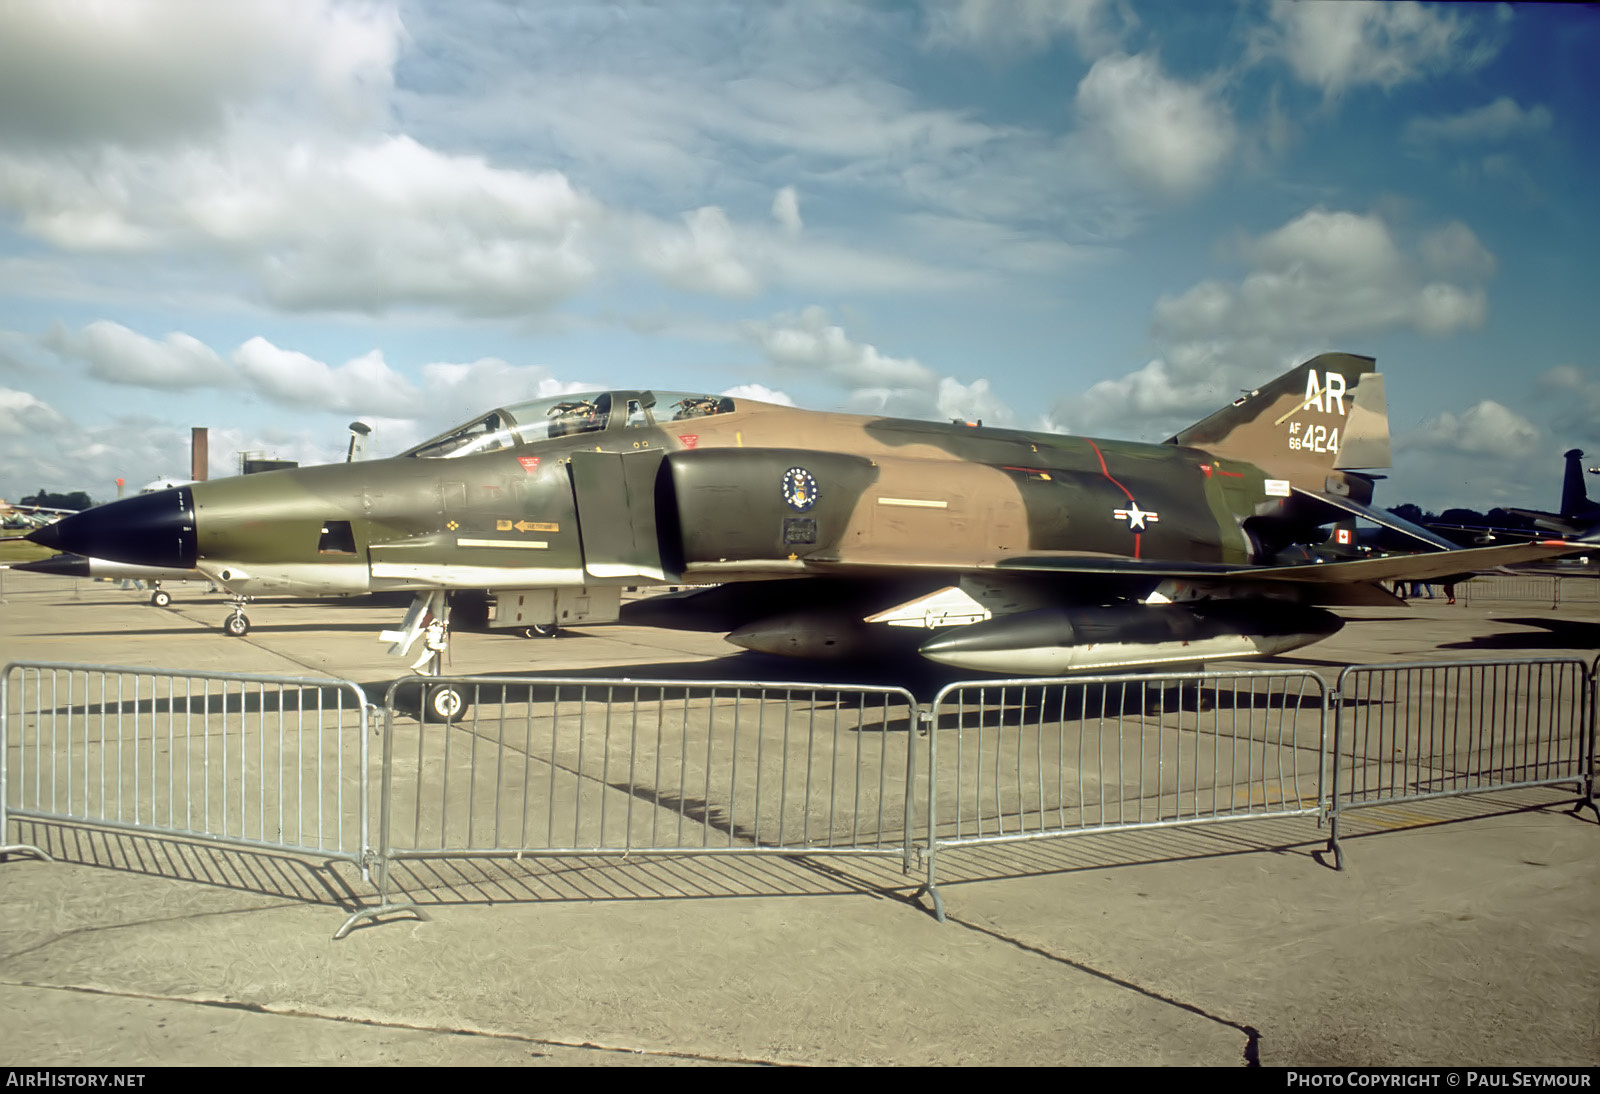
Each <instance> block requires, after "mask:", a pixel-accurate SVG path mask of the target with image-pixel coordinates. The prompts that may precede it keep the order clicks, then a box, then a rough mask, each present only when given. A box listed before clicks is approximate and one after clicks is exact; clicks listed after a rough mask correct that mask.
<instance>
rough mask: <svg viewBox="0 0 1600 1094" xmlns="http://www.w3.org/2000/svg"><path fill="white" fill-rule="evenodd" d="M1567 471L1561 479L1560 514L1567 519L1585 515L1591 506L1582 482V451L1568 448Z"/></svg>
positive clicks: (1587, 492)
mask: <svg viewBox="0 0 1600 1094" xmlns="http://www.w3.org/2000/svg"><path fill="white" fill-rule="evenodd" d="M1565 456H1566V461H1567V473H1566V476H1565V477H1564V478H1562V480H1561V515H1562V516H1564V517H1566V518H1567V519H1569V520H1572V519H1576V518H1579V517H1582V516H1584V515H1586V514H1587V513H1588V511H1589V509H1590V508H1591V506H1590V505H1589V491H1588V490H1587V489H1586V488H1585V487H1584V484H1583V451H1582V450H1581V449H1577V448H1572V449H1568V450H1567V452H1566V454H1565Z"/></svg>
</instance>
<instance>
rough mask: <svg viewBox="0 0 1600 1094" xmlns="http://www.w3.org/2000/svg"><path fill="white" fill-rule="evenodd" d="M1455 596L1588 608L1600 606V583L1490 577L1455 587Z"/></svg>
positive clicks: (1541, 576)
mask: <svg viewBox="0 0 1600 1094" xmlns="http://www.w3.org/2000/svg"><path fill="white" fill-rule="evenodd" d="M1435 595H1437V593H1436V594H1435ZM1456 596H1458V597H1460V598H1461V599H1462V601H1463V603H1466V604H1481V603H1488V602H1491V601H1493V602H1499V601H1531V602H1534V603H1548V604H1549V605H1550V607H1551V608H1559V607H1560V606H1561V605H1562V604H1584V605H1592V604H1597V603H1600V581H1596V580H1595V579H1594V578H1593V577H1592V576H1582V575H1576V574H1572V575H1568V574H1490V575H1485V576H1482V577H1475V578H1473V579H1472V580H1471V581H1465V582H1462V583H1461V584H1459V585H1457V586H1456Z"/></svg>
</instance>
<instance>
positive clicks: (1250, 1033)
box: [946, 916, 1261, 1067]
mask: <svg viewBox="0 0 1600 1094" xmlns="http://www.w3.org/2000/svg"><path fill="white" fill-rule="evenodd" d="M946 922H949V923H954V924H956V925H957V926H959V927H964V928H966V929H967V930H969V931H972V932H973V933H975V934H981V935H985V936H987V937H989V938H992V939H994V940H995V941H997V942H1004V943H1006V944H1007V945H1009V946H1012V947H1015V948H1016V949H1019V950H1021V951H1022V952H1024V953H1031V954H1033V955H1034V956H1036V957H1042V958H1044V959H1045V960H1046V961H1054V962H1056V963H1058V964H1061V965H1065V966H1067V967H1068V968H1070V969H1076V970H1077V971H1078V972H1081V973H1085V974H1086V975H1089V976H1093V977H1095V978H1096V979H1099V980H1104V981H1105V982H1106V983H1108V984H1113V985H1115V986H1116V987H1119V988H1124V989H1126V990H1128V991H1132V992H1136V993H1137V994H1139V995H1142V996H1144V997H1145V998H1147V999H1153V1000H1155V1001H1156V1002H1158V1003H1163V1004H1165V1005H1167V1006H1169V1007H1176V1008H1177V1009H1179V1010H1186V1011H1188V1012H1189V1013H1190V1014H1194V1015H1198V1016H1199V1017H1201V1018H1204V1019H1206V1020H1207V1021H1208V1022H1215V1023H1217V1024H1218V1025H1220V1026H1227V1027H1228V1028H1229V1029H1234V1030H1238V1031H1239V1032H1240V1033H1242V1034H1244V1037H1245V1046H1244V1052H1243V1053H1242V1054H1241V1055H1242V1056H1243V1058H1244V1066H1246V1067H1260V1066H1261V1031H1260V1030H1258V1029H1256V1027H1254V1026H1247V1025H1245V1024H1243V1023H1242V1022H1235V1021H1232V1020H1231V1019H1228V1018H1223V1017H1220V1016H1218V1015H1215V1014H1212V1013H1211V1012H1210V1011H1208V1010H1206V1009H1205V1008H1204V1007H1201V1006H1199V1005H1198V1004H1195V1003H1185V1002H1184V1001H1183V1000H1181V999H1174V998H1172V997H1171V996H1168V995H1163V994H1162V993H1161V992H1159V991H1156V990H1155V989H1153V988H1146V987H1143V986H1141V985H1139V984H1135V983H1134V982H1133V981H1131V980H1124V979H1123V978H1122V977H1120V976H1116V975H1114V974H1112V973H1109V972H1106V971H1104V970H1102V969H1097V968H1095V967H1094V966H1093V965H1088V964H1085V963H1084V962H1082V961H1075V960H1073V959H1072V958H1070V957H1063V956H1062V955H1061V954H1058V953H1051V952H1050V951H1049V950H1046V949H1044V948H1042V947H1040V946H1035V945H1033V944H1032V943H1029V942H1024V941H1022V940H1021V939H1019V938H1013V937H1011V936H1010V935H1007V934H1002V933H1000V932H999V931H996V930H993V929H991V928H989V927H984V926H981V925H980V924H977V923H974V922H972V921H971V920H967V919H962V918H960V917H959V916H948V917H947V919H946Z"/></svg>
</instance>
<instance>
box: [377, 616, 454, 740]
mask: <svg viewBox="0 0 1600 1094" xmlns="http://www.w3.org/2000/svg"><path fill="white" fill-rule="evenodd" d="M379 637H380V638H381V639H383V640H384V641H387V642H391V643H393V645H391V646H390V647H389V652H390V653H393V654H398V655H401V656H404V655H406V654H407V653H409V652H410V651H411V648H412V646H414V645H416V643H417V641H418V639H421V641H422V653H421V655H420V656H419V657H418V658H417V659H416V660H415V661H414V662H412V664H411V671H413V672H415V673H416V674H417V675H418V676H420V677H421V678H422V681H421V682H420V683H419V684H418V685H417V689H416V690H415V691H413V690H412V689H410V688H404V687H403V688H400V689H398V690H397V692H396V698H397V700H398V702H399V703H400V704H402V706H403V708H404V709H405V710H406V712H407V713H409V714H415V715H417V716H418V717H420V718H421V719H422V720H423V721H424V722H443V723H445V724H447V725H448V724H450V723H452V722H456V721H459V720H460V719H461V717H462V715H464V714H465V713H466V712H467V708H468V707H469V706H471V705H472V700H471V697H470V696H469V694H468V691H467V688H466V686H465V685H462V684H457V683H451V682H448V681H444V682H440V683H428V682H427V681H428V679H429V678H430V677H437V676H440V675H442V674H443V671H444V655H445V651H446V650H448V649H449V645H450V605H449V601H448V600H447V599H446V596H445V593H444V591H443V590H438V591H435V592H430V593H418V594H417V596H416V599H415V600H413V601H412V602H411V608H410V610H409V611H407V612H406V617H405V619H404V621H402V622H401V624H400V629H399V630H398V631H384V632H383V633H382V634H381V635H379Z"/></svg>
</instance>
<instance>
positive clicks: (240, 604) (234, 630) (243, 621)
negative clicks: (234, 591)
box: [222, 596, 250, 638]
mask: <svg viewBox="0 0 1600 1094" xmlns="http://www.w3.org/2000/svg"><path fill="white" fill-rule="evenodd" d="M248 603H250V598H249V597H248V596H236V597H234V598H233V614H232V615H230V616H228V618H226V619H224V620H223V621H222V633H224V634H226V635H228V636H229V637H232V638H243V637H244V636H245V635H247V634H249V633H250V619H249V617H248V616H246V615H245V614H244V606H245V605H246V604H248Z"/></svg>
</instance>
